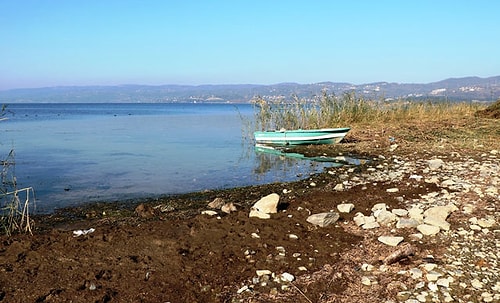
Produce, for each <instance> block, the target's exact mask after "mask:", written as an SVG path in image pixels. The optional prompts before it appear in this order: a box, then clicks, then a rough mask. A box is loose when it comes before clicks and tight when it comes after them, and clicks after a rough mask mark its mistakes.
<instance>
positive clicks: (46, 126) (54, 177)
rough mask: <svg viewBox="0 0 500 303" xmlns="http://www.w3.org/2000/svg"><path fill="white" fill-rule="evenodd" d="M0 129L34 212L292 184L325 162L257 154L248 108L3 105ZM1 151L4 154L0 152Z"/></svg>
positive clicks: (136, 105) (221, 105)
mask: <svg viewBox="0 0 500 303" xmlns="http://www.w3.org/2000/svg"><path fill="white" fill-rule="evenodd" d="M7 110H8V111H7V117H8V118H9V120H7V121H3V122H2V123H1V124H0V126H1V128H0V129H1V130H2V137H1V140H0V143H1V148H2V149H1V151H2V155H3V154H7V153H8V151H9V150H10V149H11V148H13V149H14V151H15V155H16V157H15V159H16V166H15V175H16V176H17V180H18V184H19V186H18V187H19V188H21V187H26V186H32V187H33V188H34V190H35V194H36V201H37V202H36V211H37V212H42V213H45V212H51V211H53V210H54V209H55V208H60V207H67V206H73V205H77V204H80V203H87V202H93V201H115V200H120V199H129V198H138V197H153V196H158V195H163V194H178V193H186V192H193V191H200V190H204V189H219V188H230V187H238V186H246V185H254V184H262V183H269V182H278V181H291V180H296V179H298V178H300V177H303V176H304V175H307V174H309V173H313V172H317V171H321V170H322V169H323V168H324V167H325V166H328V164H324V163H321V164H319V163H313V162H310V161H304V160H294V159H285V158H283V157H279V156H276V155H268V154H261V153H256V152H255V151H254V147H253V144H252V142H249V141H248V140H246V139H244V137H245V136H248V134H249V133H250V132H249V127H248V123H249V121H251V119H252V117H253V113H252V107H251V106H250V105H243V104H241V105H234V104H192V103H189V104H187V103H182V104H178V103H177V104H140V103H139V104H131V103H126V104H107V103H102V104H55V103H54V104H12V105H9V106H8V107H7ZM3 152H4V153H3Z"/></svg>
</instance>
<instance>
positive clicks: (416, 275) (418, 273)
mask: <svg viewBox="0 0 500 303" xmlns="http://www.w3.org/2000/svg"><path fill="white" fill-rule="evenodd" d="M422 275H423V273H422V270H421V269H420V268H412V269H410V276H411V277H412V278H413V279H420V278H422Z"/></svg>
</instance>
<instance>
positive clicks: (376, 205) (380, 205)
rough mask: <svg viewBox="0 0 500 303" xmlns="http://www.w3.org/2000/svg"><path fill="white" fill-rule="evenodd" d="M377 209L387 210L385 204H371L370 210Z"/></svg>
mask: <svg viewBox="0 0 500 303" xmlns="http://www.w3.org/2000/svg"><path fill="white" fill-rule="evenodd" d="M377 210H387V204H385V203H377V204H375V205H373V207H372V212H376V211H377Z"/></svg>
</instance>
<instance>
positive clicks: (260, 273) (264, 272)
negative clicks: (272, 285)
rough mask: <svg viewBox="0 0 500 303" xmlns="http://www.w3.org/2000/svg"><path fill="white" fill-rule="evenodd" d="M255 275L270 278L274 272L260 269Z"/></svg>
mask: <svg viewBox="0 0 500 303" xmlns="http://www.w3.org/2000/svg"><path fill="white" fill-rule="evenodd" d="M255 273H256V274H257V277H262V276H270V275H271V274H272V272H271V271H270V270H268V269H258V270H256V271H255Z"/></svg>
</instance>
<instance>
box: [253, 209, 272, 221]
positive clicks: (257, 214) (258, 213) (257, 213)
mask: <svg viewBox="0 0 500 303" xmlns="http://www.w3.org/2000/svg"><path fill="white" fill-rule="evenodd" d="M248 216H249V217H250V218H259V219H270V218H271V215H270V214H266V213H264V212H261V211H259V210H257V209H255V208H253V207H252V208H251V209H250V214H249V215H248Z"/></svg>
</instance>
